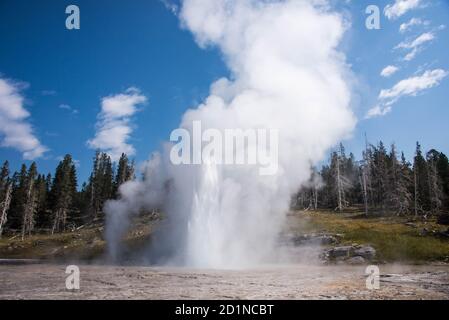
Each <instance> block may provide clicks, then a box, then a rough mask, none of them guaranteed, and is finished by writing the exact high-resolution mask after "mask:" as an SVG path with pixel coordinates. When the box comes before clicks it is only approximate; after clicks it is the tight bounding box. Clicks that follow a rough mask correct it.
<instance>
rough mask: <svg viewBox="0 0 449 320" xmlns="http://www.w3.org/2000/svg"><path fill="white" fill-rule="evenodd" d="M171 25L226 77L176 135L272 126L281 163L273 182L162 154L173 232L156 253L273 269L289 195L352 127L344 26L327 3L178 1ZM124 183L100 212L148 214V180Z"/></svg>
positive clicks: (196, 262)
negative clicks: (215, 59)
mask: <svg viewBox="0 0 449 320" xmlns="http://www.w3.org/2000/svg"><path fill="white" fill-rule="evenodd" d="M179 17H180V20H181V25H182V26H183V27H184V28H186V29H188V30H190V31H191V32H192V34H193V35H194V38H195V40H196V41H197V43H198V44H199V45H200V46H201V47H207V46H215V47H217V48H218V49H219V50H220V51H221V53H222V55H223V59H224V61H225V63H226V64H227V66H228V67H229V70H230V73H231V76H230V77H229V79H226V78H222V79H219V80H218V81H216V82H215V83H213V84H212V85H211V90H210V95H209V96H208V97H207V98H206V99H205V100H204V102H203V103H202V104H201V105H199V106H198V107H197V108H194V109H191V110H188V111H187V112H186V113H185V114H184V116H183V119H182V121H181V124H180V128H184V129H186V130H188V131H190V132H192V128H193V125H192V124H193V123H194V122H195V121H201V124H202V127H203V129H209V128H211V129H216V130H219V131H221V132H224V130H226V129H243V130H247V129H260V128H262V129H277V130H278V132H279V145H278V151H279V157H278V163H279V166H278V170H277V171H276V173H275V174H274V175H269V176H264V175H260V173H259V170H258V168H257V166H253V165H247V166H245V165H222V164H213V163H210V162H207V163H203V164H201V165H180V166H176V165H174V164H173V163H171V162H170V160H169V158H170V156H169V152H164V153H163V154H162V160H161V161H160V163H159V165H160V170H155V172H164V173H166V176H165V180H166V181H170V183H169V185H170V188H168V190H167V191H166V192H164V194H163V199H162V200H161V202H162V203H163V210H164V211H165V213H166V215H167V220H169V221H170V223H168V224H167V227H166V228H164V230H163V231H161V232H160V235H159V237H157V239H156V240H155V241H153V245H154V247H153V248H155V249H156V248H158V249H159V250H160V248H163V246H164V245H166V244H171V248H176V249H177V250H176V252H173V254H174V256H173V257H172V258H174V260H173V261H176V262H178V263H182V264H186V265H191V266H198V267H215V268H226V267H231V268H234V267H244V266H249V265H254V264H259V263H262V262H264V261H269V257H270V253H271V252H273V250H274V249H275V248H274V244H275V242H276V241H275V240H276V236H277V235H278V233H279V231H280V228H281V226H282V223H283V221H284V217H285V215H286V213H287V211H288V209H289V203H290V196H291V194H293V193H294V192H296V191H297V190H298V188H299V187H300V186H301V185H302V184H304V183H306V182H307V181H308V179H309V177H310V173H311V170H310V168H311V165H313V164H315V163H316V162H318V161H320V160H322V159H323V157H324V156H325V155H326V153H327V151H328V149H329V148H330V147H332V146H333V145H335V144H336V143H338V142H339V141H341V140H342V139H344V138H346V137H347V136H349V135H350V133H351V132H352V130H353V128H354V126H355V122H356V121H355V118H354V116H353V113H352V111H351V108H350V101H351V91H350V87H349V85H348V83H349V81H348V79H349V78H350V77H351V74H350V69H349V67H348V66H347V64H346V62H345V56H344V54H343V53H342V52H340V51H339V48H338V47H339V43H340V41H341V39H342V36H343V34H344V32H345V29H346V27H347V26H348V25H349V24H348V23H347V21H345V20H344V18H343V17H342V16H341V15H340V14H338V13H337V12H335V11H333V9H332V6H331V3H329V2H328V1H325V0H316V1H314V0H286V1H275V0H273V1H265V0H264V1H255V0H247V1H245V0H227V1H223V0H184V1H182V7H181V9H180V12H179ZM252 147H254V146H252ZM149 166H150V167H153V168H154V164H151V162H150V164H149ZM161 180H162V179H161ZM131 186H132V188H131V187H128V186H126V184H125V185H124V187H123V190H124V192H122V199H121V200H119V201H118V202H119V203H117V202H111V203H110V204H109V205H108V206H107V208H109V209H108V211H110V214H111V215H114V211H117V210H119V211H120V212H122V211H123V208H126V207H127V204H128V203H132V207H133V209H132V210H130V212H137V210H136V207H137V208H142V207H143V208H146V207H150V202H149V201H148V200H146V198H145V194H155V193H154V192H153V189H154V188H157V187H156V186H155V182H154V181H151V179H146V180H145V181H142V182H139V183H137V184H136V183H135V182H134V184H132V185H131ZM159 189H161V188H160V187H159ZM164 190H165V189H164ZM114 208H115V209H116V210H114ZM117 208H119V209H117ZM120 216H125V215H124V214H122V213H121V214H120ZM113 220H114V219H111V221H113ZM116 220H117V219H116ZM115 225H117V223H116V224H115ZM108 241H112V242H114V241H116V239H115V238H114V237H113V236H112V238H110V239H108ZM167 252H168V251H167Z"/></svg>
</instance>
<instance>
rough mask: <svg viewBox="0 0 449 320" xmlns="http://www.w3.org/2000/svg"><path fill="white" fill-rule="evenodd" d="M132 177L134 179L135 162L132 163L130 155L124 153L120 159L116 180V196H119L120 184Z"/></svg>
mask: <svg viewBox="0 0 449 320" xmlns="http://www.w3.org/2000/svg"><path fill="white" fill-rule="evenodd" d="M132 179H134V164H133V163H130V162H129V159H128V156H127V155H126V154H124V153H122V155H121V157H120V159H119V161H118V168H117V174H116V176H115V181H114V192H113V193H114V197H117V193H118V189H119V188H120V186H121V185H122V184H123V183H125V182H126V181H129V180H132Z"/></svg>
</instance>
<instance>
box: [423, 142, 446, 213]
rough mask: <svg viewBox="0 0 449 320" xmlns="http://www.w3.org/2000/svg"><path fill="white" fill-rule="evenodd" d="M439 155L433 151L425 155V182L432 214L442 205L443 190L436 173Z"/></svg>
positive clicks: (437, 211)
mask: <svg viewBox="0 0 449 320" xmlns="http://www.w3.org/2000/svg"><path fill="white" fill-rule="evenodd" d="M439 156H440V153H439V152H438V151H436V150H435V149H432V150H430V151H429V152H428V153H427V155H426V158H427V181H428V184H429V205H430V207H429V209H430V211H431V212H432V213H439V212H440V210H441V207H442V205H443V189H442V182H441V181H440V175H439V173H438V162H439Z"/></svg>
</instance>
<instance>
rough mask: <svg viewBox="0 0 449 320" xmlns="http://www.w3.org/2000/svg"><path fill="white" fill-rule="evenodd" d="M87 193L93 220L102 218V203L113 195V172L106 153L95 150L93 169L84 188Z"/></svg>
mask: <svg viewBox="0 0 449 320" xmlns="http://www.w3.org/2000/svg"><path fill="white" fill-rule="evenodd" d="M86 191H87V193H88V194H89V197H90V200H89V210H88V211H89V214H90V216H91V218H92V219H93V220H95V219H103V204H104V202H105V201H106V200H108V199H112V198H113V195H114V172H113V169H112V162H111V158H110V157H109V155H108V154H107V153H104V152H100V151H97V152H96V153H95V157H94V165H93V170H92V173H91V175H90V178H89V184H88V186H87V188H86Z"/></svg>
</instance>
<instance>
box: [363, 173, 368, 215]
mask: <svg viewBox="0 0 449 320" xmlns="http://www.w3.org/2000/svg"><path fill="white" fill-rule="evenodd" d="M365 170H366V168H365V167H363V168H362V189H363V201H364V204H365V215H368V192H367V189H366V188H367V186H366V173H365Z"/></svg>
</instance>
